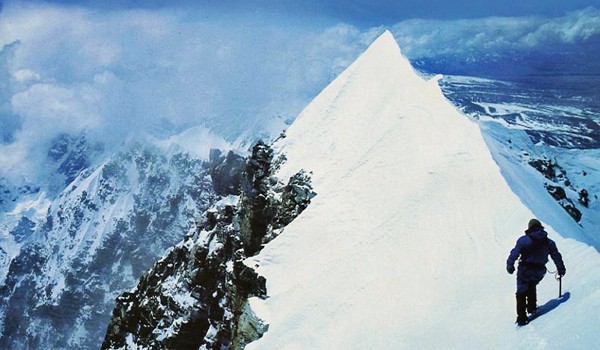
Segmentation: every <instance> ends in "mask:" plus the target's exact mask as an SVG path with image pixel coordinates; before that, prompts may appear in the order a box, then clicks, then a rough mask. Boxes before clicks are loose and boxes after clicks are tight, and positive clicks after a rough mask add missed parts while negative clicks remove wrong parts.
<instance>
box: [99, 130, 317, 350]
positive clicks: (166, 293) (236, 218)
mask: <svg viewBox="0 0 600 350" xmlns="http://www.w3.org/2000/svg"><path fill="white" fill-rule="evenodd" d="M238 157H239V156H236V155H234V154H233V153H229V154H228V155H227V156H220V155H219V154H218V153H213V154H212V158H213V159H212V161H211V164H212V165H211V167H210V171H211V173H212V174H213V179H215V180H216V179H219V180H218V181H215V180H213V183H214V184H215V185H216V187H217V188H218V189H219V191H221V195H222V200H220V201H217V202H216V203H215V204H214V205H213V207H212V208H211V209H209V210H207V211H206V212H205V213H204V215H203V216H202V220H201V221H200V222H198V224H197V227H196V229H195V230H193V231H192V232H191V233H190V234H188V235H186V236H185V238H184V239H183V241H182V242H180V243H179V244H177V245H176V246H175V247H173V248H172V249H170V250H169V251H168V252H167V254H166V255H165V256H164V257H163V258H162V259H161V260H160V261H158V262H157V263H156V264H154V266H153V267H152V268H151V269H150V270H149V271H148V272H147V273H145V274H144V275H143V276H142V277H141V279H140V281H139V283H138V285H137V287H136V288H134V289H133V290H131V291H130V292H125V293H123V294H122V295H121V296H119V297H118V298H117V305H116V307H115V309H114V311H113V314H112V319H111V320H110V323H109V325H108V329H107V332H106V337H105V339H104V343H103V345H102V349H120V348H123V347H126V348H136V349H199V348H201V349H215V350H216V349H242V348H243V347H244V346H245V345H246V344H247V343H249V342H251V341H253V340H255V339H258V338H259V337H260V336H262V334H263V333H264V332H265V331H266V330H267V328H268V327H267V326H266V325H265V324H263V323H262V322H261V321H260V320H259V319H258V318H256V317H255V316H254V313H253V312H252V310H251V309H250V307H249V306H248V302H247V300H248V298H249V297H252V296H255V297H261V298H264V297H266V295H267V294H266V293H267V291H266V281H265V279H264V278H263V277H261V276H259V275H258V274H257V273H256V272H255V271H254V270H253V269H252V268H251V267H249V266H247V265H246V264H244V260H245V259H246V258H248V257H250V256H253V255H255V254H256V253H258V252H259V251H260V250H261V248H262V246H263V245H264V244H266V243H267V242H269V241H270V240H271V239H273V238H274V237H276V236H277V235H278V234H280V233H281V231H282V230H283V228H284V227H285V226H286V225H287V224H289V223H290V222H291V221H292V220H294V218H295V217H297V216H298V215H299V214H300V213H301V212H302V211H303V210H304V209H305V208H306V207H307V206H308V204H309V203H310V200H311V198H313V197H314V196H315V193H314V191H313V190H312V187H311V181H310V175H309V174H306V173H305V172H303V171H300V172H298V173H297V174H295V175H294V176H292V177H291V178H290V179H289V180H288V181H287V182H286V183H284V182H282V181H281V180H279V179H277V178H275V177H274V176H273V174H274V172H275V171H276V170H277V168H278V165H279V164H280V162H281V161H283V159H282V158H277V159H274V158H273V150H272V149H271V148H270V147H269V146H267V145H265V144H264V143H262V142H258V143H257V144H256V145H255V146H254V147H253V149H252V153H251V155H250V156H249V158H248V159H247V160H246V161H245V162H242V161H241V159H240V158H238ZM217 160H218V161H217ZM242 164H243V167H240V165H242Z"/></svg>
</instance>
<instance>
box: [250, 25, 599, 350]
mask: <svg viewBox="0 0 600 350" xmlns="http://www.w3.org/2000/svg"><path fill="white" fill-rule="evenodd" d="M276 149H278V150H279V153H280V154H284V155H285V157H286V158H287V161H286V162H285V163H284V164H283V166H282V168H281V170H280V174H279V176H280V177H281V178H285V177H287V176H289V175H290V174H293V173H295V172H296V171H298V170H299V169H305V170H307V171H312V172H313V186H314V189H315V192H317V193H318V195H317V197H315V198H314V199H313V202H312V204H311V205H310V206H309V207H308V209H306V210H305V211H304V212H303V213H302V215H300V217H298V218H297V219H296V220H295V221H294V222H292V223H291V224H290V225H289V226H288V227H287V228H286V229H285V231H284V232H283V233H282V234H281V235H280V236H279V237H278V238H277V239H275V240H274V241H273V242H271V243H269V244H268V245H267V246H266V248H265V249H264V250H263V251H262V252H261V254H260V255H259V256H258V257H257V258H255V259H252V261H248V262H247V264H249V265H255V264H256V265H258V266H259V268H258V273H260V274H261V275H263V276H265V277H266V279H267V290H268V294H269V298H268V299H267V300H265V301H262V300H258V299H257V300H253V303H252V306H253V309H254V310H255V311H256V312H257V314H258V316H259V317H262V318H263V319H264V320H265V321H266V322H267V323H269V324H270V328H269V331H268V332H267V333H266V334H265V335H264V336H263V338H261V339H260V340H258V341H257V342H255V343H252V344H250V345H248V346H247V349H252V350H256V349H378V350H381V349H419V348H424V349H440V348H444V349H476V348H481V349H528V348H547V349H564V348H590V347H591V346H592V345H594V344H596V345H597V344H598V343H599V341H600V336H599V335H598V333H597V329H596V326H595V323H596V322H597V321H598V316H597V315H598V314H597V310H598V307H600V293H598V292H597V291H596V290H597V289H598V287H599V286H600V272H598V271H597V270H595V267H597V266H599V265H598V264H599V263H600V258H599V256H598V254H597V253H596V251H595V250H594V249H593V248H591V247H589V246H586V245H584V244H581V243H579V242H578V241H576V240H572V239H563V238H562V237H561V236H559V235H558V234H556V233H555V232H554V231H553V230H551V229H549V231H550V234H551V236H552V238H553V239H555V240H556V242H557V245H558V247H559V248H560V249H561V251H562V253H563V256H564V258H565V261H566V264H567V270H568V274H567V277H566V278H565V282H564V284H565V289H566V290H568V291H569V292H570V293H571V294H570V295H571V297H570V299H569V301H567V303H566V304H564V305H560V306H559V307H557V308H556V309H555V310H553V311H552V312H550V313H549V314H547V315H545V316H543V317H542V318H540V319H539V320H536V321H535V322H534V323H532V324H531V325H529V326H528V327H526V328H523V329H519V330H517V329H516V328H515V326H514V325H513V322H514V318H515V311H514V309H515V307H514V304H515V303H514V289H515V288H514V283H515V282H514V276H510V275H508V274H507V273H506V271H505V260H506V256H507V255H508V252H509V250H510V249H511V248H512V246H513V244H514V241H515V240H516V239H517V238H518V236H519V235H521V234H522V232H523V230H524V228H525V227H524V226H525V225H526V223H527V221H528V220H529V219H530V218H531V217H532V215H533V214H532V213H531V212H530V210H528V209H527V208H526V207H525V206H524V205H523V204H522V203H521V201H520V200H519V198H518V197H517V196H516V195H515V194H513V192H511V190H510V188H509V186H508V185H507V183H506V181H505V179H504V178H503V177H502V175H501V173H500V169H499V168H498V166H497V165H496V163H494V161H493V159H492V157H491V155H490V152H489V151H488V149H487V147H486V144H485V142H484V140H483V138H482V136H481V133H480V130H479V129H478V126H477V125H476V124H475V123H473V122H471V121H469V120H468V119H467V118H466V117H465V116H463V115H460V114H459V113H458V112H457V111H456V110H455V109H454V108H453V107H452V106H451V105H450V103H448V102H447V101H446V100H445V98H444V97H443V95H442V93H441V92H440V89H439V87H438V85H437V84H436V81H429V82H426V81H423V80H422V79H421V78H420V77H419V76H417V74H416V73H415V72H414V71H413V69H412V68H411V66H410V64H409V63H408V61H407V60H406V59H405V58H404V57H403V56H402V55H401V53H400V50H399V48H398V46H397V44H396V43H395V41H394V39H393V37H392V35H391V34H390V33H388V32H386V33H385V34H383V35H382V36H381V37H380V38H379V39H378V40H376V42H375V43H373V44H372V46H371V47H370V48H369V49H368V50H367V52H365V53H364V54H363V55H362V56H361V57H360V58H359V59H358V60H357V61H356V62H355V63H354V64H353V65H351V66H350V67H349V68H348V69H347V70H346V71H345V72H344V73H342V74H341V75H340V76H339V77H338V78H337V79H336V80H335V81H334V82H333V83H331V84H330V85H329V86H328V87H327V88H326V89H325V90H324V91H323V92H322V93H321V94H320V95H319V96H318V97H317V98H316V99H315V100H314V101H313V102H312V103H311V104H310V105H309V106H308V107H307V108H306V109H305V110H304V111H303V113H302V114H301V115H300V116H299V117H298V119H297V120H296V121H295V122H294V124H293V125H292V126H291V127H290V128H289V129H288V131H287V137H286V138H284V139H283V140H281V141H280V142H279V143H278V144H276ZM544 205H545V204H544ZM547 205H557V204H556V202H552V201H548V203H547ZM549 267H550V268H553V266H552V264H549ZM556 289H557V285H556V283H555V282H554V281H553V279H552V277H551V276H547V277H546V279H545V280H544V281H543V282H542V283H541V285H540V286H539V292H538V296H539V302H540V304H543V303H544V302H545V301H546V300H548V299H551V298H553V297H556V295H555V294H556V293H557V290H556Z"/></svg>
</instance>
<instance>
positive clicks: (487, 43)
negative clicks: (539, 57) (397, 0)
mask: <svg viewBox="0 0 600 350" xmlns="http://www.w3.org/2000/svg"><path fill="white" fill-rule="evenodd" d="M392 32H393V34H394V36H395V37H396V39H397V40H398V43H399V45H400V47H401V48H402V50H403V52H404V54H405V55H407V56H408V57H409V58H420V57H428V56H435V55H440V54H463V53H471V52H477V53H482V52H483V53H485V52H495V51H504V52H506V51H525V50H544V51H547V50H556V51H560V50H562V49H564V48H570V49H575V50H576V49H579V46H578V45H585V44H587V43H597V42H598V41H600V10H597V9H595V8H587V9H583V10H579V11H575V12H570V13H568V14H566V15H564V16H562V17H556V18H544V17H489V18H478V19H468V20H451V21H442V20H407V21H402V22H399V23H397V24H395V25H394V26H392Z"/></svg>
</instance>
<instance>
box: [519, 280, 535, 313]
mask: <svg viewBox="0 0 600 350" xmlns="http://www.w3.org/2000/svg"><path fill="white" fill-rule="evenodd" d="M525 286H526V288H519V289H520V290H518V291H517V294H516V295H517V317H519V318H527V313H530V314H532V313H534V312H535V310H536V309H537V292H536V286H537V283H527V284H526V285H525ZM525 286H522V287H525Z"/></svg>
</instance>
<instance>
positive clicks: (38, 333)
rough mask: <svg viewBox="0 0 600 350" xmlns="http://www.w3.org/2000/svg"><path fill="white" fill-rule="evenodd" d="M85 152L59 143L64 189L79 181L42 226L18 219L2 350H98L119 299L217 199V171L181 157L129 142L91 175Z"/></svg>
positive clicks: (53, 155) (54, 152) (2, 296)
mask: <svg viewBox="0 0 600 350" xmlns="http://www.w3.org/2000/svg"><path fill="white" fill-rule="evenodd" d="M85 145H86V142H85V140H84V139H78V140H72V139H70V138H68V137H64V138H62V139H57V140H56V142H55V143H54V144H53V146H52V148H51V149H50V151H49V152H48V158H49V159H51V160H52V161H53V162H55V163H53V164H55V165H56V166H57V167H58V168H60V169H63V170H64V172H61V173H60V175H61V176H60V178H61V183H62V181H64V179H69V178H70V177H72V176H75V174H78V175H77V177H76V178H75V180H73V182H72V183H70V185H69V186H68V187H67V188H66V190H64V191H63V192H61V193H60V195H58V196H57V198H56V199H55V200H54V201H53V202H52V205H51V206H50V208H49V209H48V213H47V216H46V220H45V221H44V222H43V223H41V224H38V225H37V226H36V225H35V224H34V223H33V222H32V221H31V220H29V219H27V218H23V219H21V220H20V221H19V223H18V225H17V226H15V228H14V229H13V230H12V231H11V235H12V237H13V239H14V242H16V243H15V244H19V245H20V251H19V253H18V255H16V257H14V259H11V260H10V261H8V262H7V264H9V265H8V272H7V274H6V279H5V281H4V283H3V284H2V286H1V287H0V325H1V326H0V330H1V334H0V348H2V349H72V348H87V349H97V348H99V347H100V345H101V344H102V341H103V338H104V335H105V330H106V325H107V324H108V322H109V320H110V315H111V311H112V309H113V308H114V300H115V298H116V297H117V296H118V295H120V294H121V293H122V292H123V291H124V290H129V289H131V288H132V287H133V286H135V285H136V283H137V281H138V279H139V278H140V276H141V275H142V274H143V273H144V272H145V271H147V270H148V269H149V268H150V267H151V266H152V264H153V263H154V262H156V261H157V260H158V259H159V258H160V257H161V256H163V254H164V253H165V251H166V250H167V249H168V248H170V247H172V246H173V245H174V244H176V243H177V242H179V241H181V239H182V237H184V236H185V234H186V233H187V232H189V231H190V230H191V229H193V228H194V227H195V221H196V217H200V216H201V215H202V213H203V212H204V211H205V210H206V209H207V208H209V207H210V206H211V205H212V204H213V202H214V201H215V200H216V199H217V196H216V194H215V191H214V189H213V187H212V183H213V182H212V181H211V176H210V169H211V167H214V166H216V164H208V163H206V162H203V161H202V160H199V159H197V158H195V157H193V156H191V155H190V154H189V153H186V152H183V151H182V150H171V151H169V152H166V151H164V150H162V149H160V148H158V147H157V146H155V145H153V144H151V143H146V142H141V141H140V142H133V143H132V144H130V145H129V146H128V147H127V148H125V149H124V150H123V151H122V152H120V153H119V154H117V155H115V156H113V157H112V158H110V159H109V160H107V161H106V162H105V163H104V164H102V165H101V166H100V167H98V168H97V169H95V170H93V169H89V168H85V167H86V166H87V164H88V161H87V160H86V159H88V158H87V156H85V155H86V154H88V153H87V152H82V151H81V152H79V151H76V149H78V147H79V148H81V147H83V148H86V147H87V146H85ZM216 161H218V160H216ZM82 169H83V170H82ZM228 186H229V185H228Z"/></svg>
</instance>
